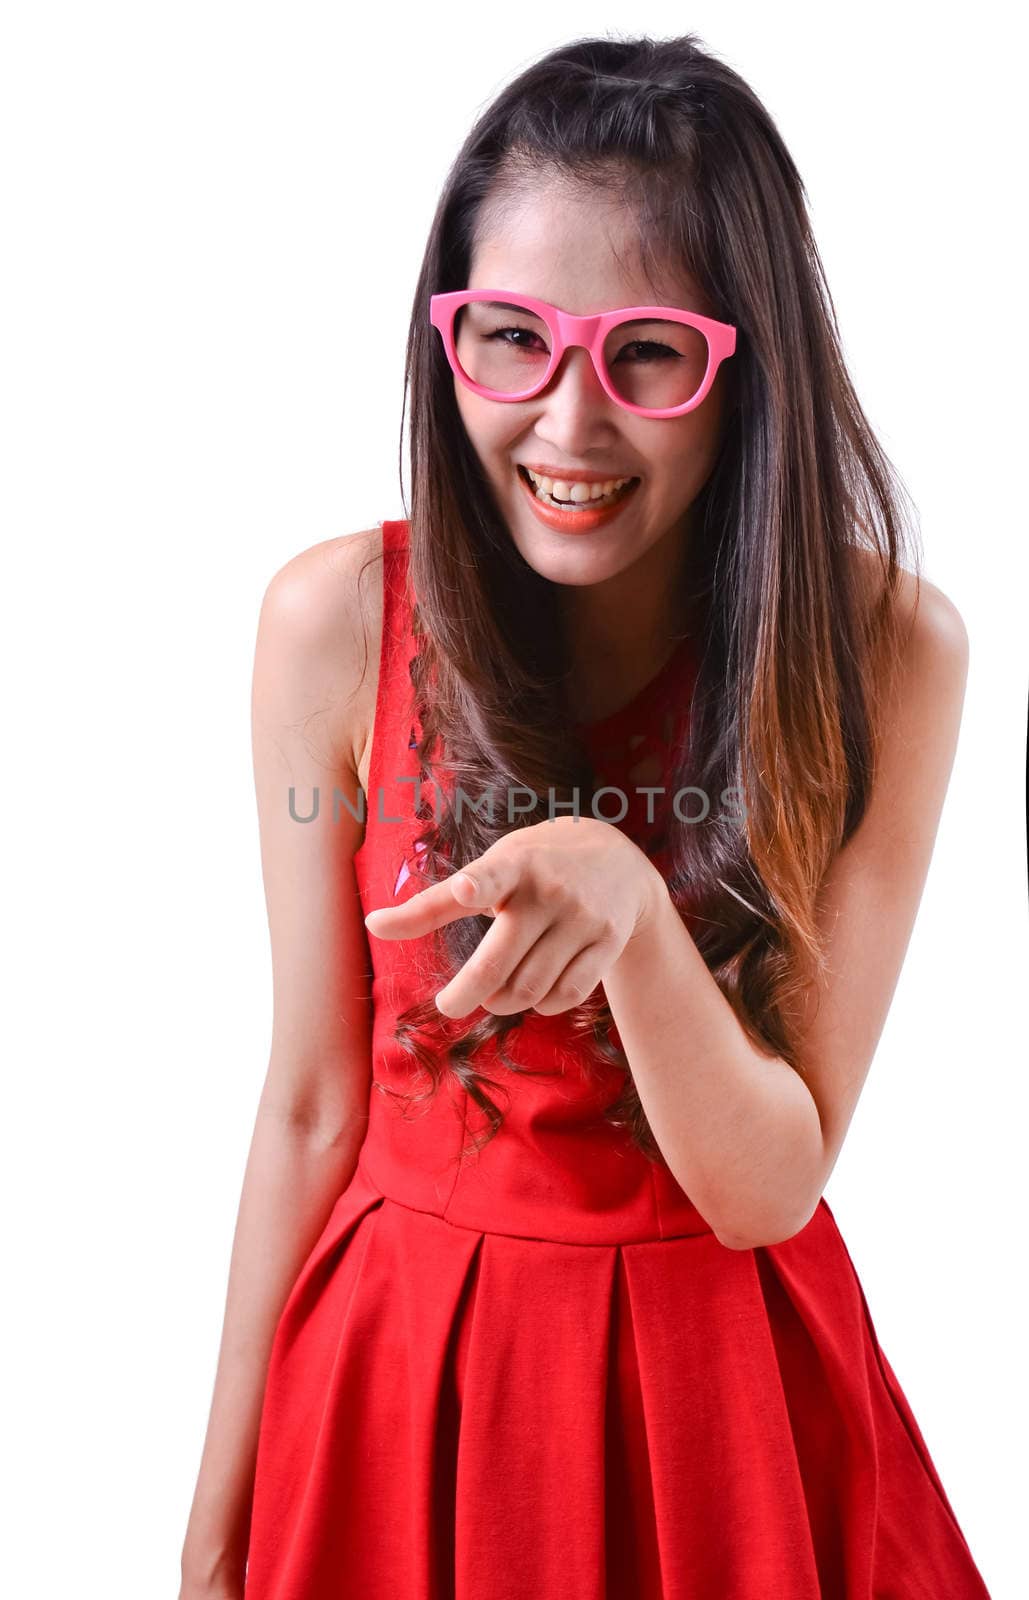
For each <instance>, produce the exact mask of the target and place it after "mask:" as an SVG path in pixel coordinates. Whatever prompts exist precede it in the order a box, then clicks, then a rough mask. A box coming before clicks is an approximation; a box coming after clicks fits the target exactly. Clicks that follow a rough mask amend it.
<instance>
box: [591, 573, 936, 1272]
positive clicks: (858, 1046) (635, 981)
mask: <svg viewBox="0 0 1029 1600" xmlns="http://www.w3.org/2000/svg"><path fill="white" fill-rule="evenodd" d="M967 665H968V638H967V634H966V632H965V628H964V624H963V622H962V620H961V617H960V615H959V613H958V612H957V610H956V608H955V607H954V606H953V605H952V604H951V603H950V601H949V600H947V598H946V597H945V596H944V595H943V594H942V593H941V592H940V591H939V590H938V589H936V588H935V586H934V585H932V584H929V583H928V582H926V581H925V580H923V583H922V599H921V604H920V606H919V609H918V618H917V622H916V625H915V628H914V630H913V633H912V636H911V640H910V643H909V646H908V649H907V653H906V658H905V670H904V672H903V674H902V681H901V686H900V695H899V703H898V704H897V706H896V708H895V711H894V715H893V717H892V719H891V721H890V725H889V729H888V732H887V736H886V738H885V739H884V748H883V751H882V758H881V761H880V764H879V771H878V776H877V779H876V782H875V784H874V787H873V793H872V798H871V800H870V803H869V806H868V810H867V812H866V814H865V816H864V818H863V820H862V822H861V825H860V827H859V828H858V829H857V831H856V833H855V834H854V836H853V838H852V839H851V840H849V841H848V843H847V845H846V846H845V848H844V849H843V850H841V851H840V853H839V855H838V856H837V858H836V860H835V862H834V863H833V865H832V867H831V868H830V870H829V872H828V874H827V877H826V880H825V882H824V883H823V885H822V891H821V894H820V899H819V907H820V912H819V914H820V923H821V928H822V932H823V934H824V935H825V938H826V943H827V950H828V956H829V966H830V976H829V979H828V981H827V984H826V985H825V987H824V990H823V992H822V993H821V995H820V997H817V998H820V1004H815V1000H816V997H815V996H814V995H811V994H809V996H808V1004H807V1008H806V1010H807V1015H806V1018H805V1020H804V1023H803V1024H802V1031H803V1034H804V1041H805V1045H806V1049H807V1054H808V1055H809V1056H810V1058H811V1065H810V1068H809V1070H808V1072H807V1074H806V1076H805V1078H803V1079H802V1078H801V1077H800V1076H798V1074H797V1073H796V1072H794V1070H793V1068H792V1067H790V1066H789V1065H788V1064H787V1063H786V1062H784V1061H782V1060H780V1059H779V1058H778V1057H774V1056H770V1055H763V1054H761V1053H760V1052H759V1051H758V1050H756V1049H755V1048H754V1047H753V1045H751V1043H750V1042H749V1040H748V1039H747V1037H746V1035H745V1033H744V1031H743V1029H742V1028H741V1027H740V1025H739V1023H738V1021H737V1019H736V1016H735V1013H734V1012H733V1010H732V1008H731V1007H730V1006H729V1003H728V1001H727V1000H726V999H725V997H724V996H723V995H722V993H721V992H720V990H719V989H718V987H717V985H716V984H715V982H714V979H713V978H712V977H711V974H710V973H709V972H708V970H707V967H706V966H705V964H704V962H703V960H702V959H701V957H700V955H699V954H698V952H697V948H696V946H695V944H694V943H693V940H692V938H691V936H690V934H689V932H688V931H687V929H686V928H685V927H684V925H683V924H682V922H681V921H680V920H679V917H678V913H677V912H676V910H675V908H674V906H673V905H672V903H671V899H670V897H669V896H668V893H667V888H666V886H665V884H664V883H663V881H662V880H661V878H660V876H659V874H657V872H656V871H655V873H654V887H655V896H654V912H653V915H652V916H651V917H649V918H647V919H645V920H644V923H643V924H642V926H641V930H640V933H639V934H638V936H636V937H634V938H633V939H632V940H630V942H629V944H628V945H627V946H626V949H625V951H624V953H623V955H622V957H621V959H620V960H619V961H618V962H616V964H615V967H614V969H613V970H612V972H611V973H610V974H609V976H608V977H607V978H606V979H605V983H604V987H605V993H606V995H607V999H608V1002H609V1004H610V1007H611V1013H612V1016H613V1017H614V1020H615V1025H616V1026H617V1028H618V1034H619V1038H620V1039H621V1041H622V1044H623V1046H624V1049H625V1052H626V1054H627V1056H628V1058H629V1062H630V1065H631V1068H632V1071H633V1075H634V1077H635V1079H636V1083H637V1085H638V1088H639V1094H640V1099H641V1101H642V1103H643V1107H644V1110H645V1111H646V1113H647V1116H648V1118H649V1120H650V1124H651V1127H652V1128H653V1130H654V1136H655V1138H656V1139H657V1141H658V1144H659V1145H660V1147H661V1150H662V1151H663V1153H664V1154H665V1156H666V1159H667V1161H668V1164H669V1166H670V1168H671V1169H672V1171H673V1173H674V1174H675V1176H676V1178H677V1179H678V1181H679V1183H680V1184H681V1185H682V1187H683V1188H684V1189H685V1190H686V1192H687V1193H688V1194H689V1196H690V1198H691V1199H692V1200H693V1201H694V1203H695V1204H696V1206H697V1208H698V1210H699V1211H700V1212H701V1215H702V1216H704V1217H705V1218H706V1219H707V1221H708V1222H709V1223H710V1224H711V1226H712V1228H713V1229H714V1231H715V1233H716V1234H717V1236H718V1238H719V1239H720V1240H721V1242H722V1243H723V1244H726V1245H728V1246H729V1247H730V1248H733V1249H750V1248H752V1247H753V1246H755V1245H762V1244H774V1243H777V1242H779V1241H780V1240H782V1239H786V1238H789V1237H791V1236H792V1235H793V1234H794V1233H796V1232H798V1231H799V1229H800V1228H802V1227H803V1226H804V1224H805V1223H807V1222H808V1221H809V1220H810V1219H811V1217H812V1215H813V1214H814V1211H815V1208H816V1207H817V1205H818V1202H819V1199H820V1197H821V1194H822V1191H823V1189H824V1188H825V1185H826V1182H827V1181H828V1178H829V1175H830V1173H831V1172H832V1169H833V1167H834V1165H835V1163H836V1159H837V1157H838V1155H839V1152H840V1148H841V1146H842V1144H843V1140H844V1138H845V1136H846V1133H847V1129H848V1127H849V1126H850V1121H851V1118H852V1117H853V1114H854V1110H855V1108H856V1106H857V1101H858V1097H859V1095H860V1093H861V1090H862V1087H863V1085H864V1082H865V1079H866V1076H867V1074H868V1070H869V1067H870V1065H871V1062H872V1057H873V1055H874V1053H875V1049H876V1046H877V1044H878V1041H879V1037H880V1034H881V1032H882V1029H883V1025H884V1023H885V1020H886V1016H887V1013H888V1011H889V1007H890V1002H891V1000H892V998H893V993H894V989H895V987H896V984H897V979H898V977H899V975H900V971H901V966H902V964H903V961H904V956H905V953H906V950H907V946H908V941H909V939H910V936H911V931H912V928H913V925H914V921H915V917H916V914H917V911H918V906H919V902H920V900H921V897H922V891H923V888H924V885H925V880H926V876H927V874H928V871H929V862H930V858H931V856H932V851H933V845H934V842H935V839H936V833H937V828H938V825H939V821H940V815H941V812H942V809H943V802H944V798H945V795H946V792H947V786H948V782H949V779H950V773H951V767H952V764H953V760H954V754H955V749H956V746H957V738H958V729H959V725H960V721H961V710H962V704H963V700H964V692H965V678H966V673H967ZM684 1041H686V1043H687V1046H688V1048H687V1051H686V1054H685V1057H684V1054H683V1042H684Z"/></svg>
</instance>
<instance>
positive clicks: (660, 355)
mask: <svg viewBox="0 0 1029 1600" xmlns="http://www.w3.org/2000/svg"><path fill="white" fill-rule="evenodd" d="M627 350H635V351H636V352H637V354H638V360H639V361H640V362H651V361H664V360H666V359H667V358H668V357H669V356H670V357H672V359H673V360H675V361H681V360H682V357H681V356H680V354H679V352H678V350H673V349H672V348H671V347H670V346H669V345H667V344H659V343H658V341H657V340H656V339H633V340H632V342H631V343H630V344H626V345H623V346H622V348H621V350H620V351H619V352H618V356H617V358H616V359H617V360H619V361H621V359H622V356H623V355H624V354H625V352H626V351H627Z"/></svg>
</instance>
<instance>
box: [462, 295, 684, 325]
mask: <svg viewBox="0 0 1029 1600" xmlns="http://www.w3.org/2000/svg"><path fill="white" fill-rule="evenodd" d="M471 304H473V305H480V306H486V307H487V309H488V310H490V311H519V312H521V314H522V316H524V317H531V316H534V315H535V313H534V312H532V311H530V310H529V308H528V306H523V305H517V304H512V303H511V302H510V301H508V300H476V301H472V302H471ZM663 309H664V310H667V311H675V310H679V309H680V308H679V307H677V306H666V307H664V308H663ZM662 320H663V319H662V318H661V317H626V319H625V323H624V326H625V327H626V328H640V327H646V326H647V325H648V324H649V323H651V322H660V321H662Z"/></svg>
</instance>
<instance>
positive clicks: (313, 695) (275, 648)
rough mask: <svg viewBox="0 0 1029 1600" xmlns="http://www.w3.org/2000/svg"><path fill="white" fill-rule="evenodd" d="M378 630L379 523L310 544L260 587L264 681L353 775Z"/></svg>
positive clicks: (363, 738)
mask: <svg viewBox="0 0 1029 1600" xmlns="http://www.w3.org/2000/svg"><path fill="white" fill-rule="evenodd" d="M381 629H382V528H381V527H374V528H366V529H363V530H362V531H361V532H359V533H351V534H344V535H342V536H341V537H338V538H334V539H325V540H322V541H321V542H319V543H318V544H315V545H311V546H309V548H307V549H306V550H302V551H300V553H299V554H298V555H295V556H293V557H292V558H291V559H290V560H289V561H287V562H286V563H285V565H284V566H282V567H280V568H279V569H278V571H277V572H276V573H275V574H274V575H273V577H272V578H271V580H270V581H269V583H268V586H267V588H266V590H265V594H264V598H263V601H262V605H261V620H260V625H259V661H261V662H263V668H264V670H263V673H262V675H261V676H262V681H263V682H264V683H266V684H267V685H268V689H269V693H272V692H274V693H275V694H276V695H277V696H278V697H280V698H279V700H278V703H279V705H280V706H282V707H283V709H287V711H288V708H287V707H286V700H287V699H288V701H289V702H290V703H291V704H292V707H293V709H294V711H295V712H296V714H298V715H300V716H302V717H303V718H304V719H305V722H306V724H307V727H308V731H309V732H310V733H312V734H317V735H318V742H319V744H320V745H321V747H322V748H323V750H324V751H325V752H326V755H327V758H328V759H330V760H335V761H337V762H338V763H339V764H342V765H345V766H346V767H347V769H348V770H350V771H352V772H354V773H359V772H360V768H361V765H362V758H363V756H364V753H365V750H366V746H367V743H368V735H369V730H370V727H371V720H372V717H373V715H374V708H375V695H376V690H377V685H378V662H379V641H380V638H381ZM273 685H277V686H278V687H277V688H275V689H273ZM257 692H258V684H257V683H256V682H255V694H256V693H257Z"/></svg>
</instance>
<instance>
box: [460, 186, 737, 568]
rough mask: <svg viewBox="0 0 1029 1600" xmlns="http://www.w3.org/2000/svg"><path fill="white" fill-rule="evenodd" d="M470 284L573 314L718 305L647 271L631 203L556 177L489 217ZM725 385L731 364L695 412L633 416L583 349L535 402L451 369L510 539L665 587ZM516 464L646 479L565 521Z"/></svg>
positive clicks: (560, 564)
mask: <svg viewBox="0 0 1029 1600" xmlns="http://www.w3.org/2000/svg"><path fill="white" fill-rule="evenodd" d="M467 287H468V288H469V289H504V290H507V291H508V292H510V293H512V294H526V295H532V296H535V297H536V298H538V299H541V300H546V301H548V302H549V303H550V304H551V305H556V306H560V307H561V308H562V310H565V311H570V312H574V313H577V314H579V315H588V314H590V313H593V312H598V311H608V310H614V309H615V308H616V307H619V306H632V305H655V304H656V305H669V306H676V307H678V308H680V309H681V310H686V311H696V312H699V313H700V314H701V315H704V316H714V315H716V312H715V310H714V309H713V307H712V306H711V305H710V303H709V302H707V300H706V298H705V297H704V295H703V294H702V293H701V291H700V289H699V287H698V286H697V284H696V283H694V282H693V281H692V280H691V279H690V278H689V277H688V276H683V275H681V274H678V275H676V276H673V277H671V278H664V279H662V281H661V282H660V284H657V285H655V283H654V282H653V281H652V280H651V279H649V278H648V277H646V276H645V275H644V272H643V268H642V264H641V263H640V262H639V260H638V252H637V248H636V246H635V225H634V221H633V217H632V215H631V214H630V213H629V211H628V208H626V207H625V206H624V205H620V204H619V203H618V202H617V201H616V200H614V199H613V198H611V197H608V196H604V195H602V194H599V193H597V192H596V191H593V190H588V189H586V188H578V187H574V186H572V185H570V184H569V183H567V182H564V183H561V182H558V181H556V180H553V179H552V180H547V181H543V180H541V182H540V183H539V184H538V185H537V184H533V186H532V187H531V189H526V190H524V191H522V192H521V194H520V195H519V197H518V199H517V200H516V201H515V202H514V203H512V204H511V205H510V206H509V207H508V208H505V212H504V215H503V217H502V218H498V219H497V221H496V222H495V223H491V222H490V221H489V220H486V221H485V222H484V224H483V227H482V229H481V232H480V237H479V239H478V241H477V244H476V248H475V252H474V256H473V259H472V263H471V270H470V273H469V279H468V284H467ZM656 291H660V292H656ZM725 385H726V378H725V363H723V364H722V366H720V367H719V370H718V375H717V377H716V379H715V382H714V385H713V386H712V388H711V390H710V392H709V393H708V395H707V397H706V399H705V400H704V401H703V402H702V403H701V404H700V405H699V406H698V407H697V408H696V409H695V410H694V411H691V412H688V413H687V414H686V415H685V416H681V417H638V416H634V415H633V414H632V413H631V412H629V411H626V410H625V409H624V408H623V407H621V406H620V405H618V403H617V402H616V401H614V400H611V399H610V398H609V397H608V395H607V394H606V393H605V392H604V389H603V388H602V386H601V384H600V380H599V379H598V377H597V375H596V373H595V371H594V370H593V363H592V361H591V359H590V355H589V351H587V350H584V349H581V348H575V349H570V350H567V351H566V352H565V354H564V357H563V359H562V362H561V365H560V366H559V368H558V370H557V372H556V373H555V374H554V376H553V377H552V379H551V381H550V384H549V385H548V387H547V388H546V389H545V390H544V391H543V393H542V394H539V395H537V396H536V397H535V399H532V400H527V401H515V402H504V401H495V400H487V399H485V398H483V397H482V396H480V395H476V394H473V393H472V391H471V390H470V389H468V388H467V387H466V386H465V385H464V384H463V383H461V382H460V380H459V379H458V378H456V377H455V378H454V386H455V396H456V400H457V406H458V409H459V411H460V414H461V419H462V421H463V423H464V426H465V429H466V430H467V434H468V438H469V440H470V442H471V444H472V447H473V449H474V450H475V453H476V455H477V456H478V459H479V461H480V463H481V465H482V467H483V470H484V471H485V473H486V475H487V477H488V479H489V482H490V485H491V487H492V491H493V494H494V497H495V500H496V504H497V507H498V509H499V510H500V513H501V515H502V516H503V518H504V520H505V522H506V524H507V527H508V529H509V530H510V534H511V537H512V539H513V540H514V542H515V544H516V545H517V547H518V549H519V551H520V552H521V554H522V556H523V557H524V559H525V560H526V561H527V562H528V564H529V565H530V566H531V567H533V568H534V569H535V571H537V572H538V573H539V574H540V575H541V576H542V577H545V578H548V579H550V580H551V581H552V582H554V583H558V584H566V585H574V586H591V585H598V584H605V583H608V582H610V580H613V579H616V578H619V577H620V576H622V575H624V574H627V573H628V572H629V571H630V569H632V570H633V571H634V572H635V575H636V577H637V578H641V577H642V575H643V574H644V572H645V573H647V574H648V575H652V577H653V581H654V583H657V584H660V585H662V586H665V585H667V583H668V581H669V577H670V574H671V573H672V572H673V570H676V569H677V568H678V565H679V563H680V562H681V558H682V554H683V546H684V542H685V540H686V538H687V537H688V531H689V526H690V518H689V512H690V507H691V506H692V505H693V502H694V501H695V500H696V498H697V496H698V494H699V493H700V491H701V489H702V488H703V487H704V484H705V483H706V481H707V479H708V477H709V475H710V473H711V470H712V468H713V466H714V464H715V460H716V458H717V454H718V449H719V445H720V442H721V434H722V427H723V418H724V413H725ZM520 462H521V463H529V464H532V463H542V464H545V465H552V466H555V467H558V468H567V469H568V470H569V471H570V472H572V473H574V472H575V471H576V470H577V469H579V470H583V471H589V472H593V471H599V472H602V473H603V474H604V476H605V477H611V478H626V477H638V478H639V480H640V482H639V483H638V485H637V486H636V487H635V489H634V490H633V492H632V494H631V495H630V496H629V497H628V498H627V500H626V502H625V504H624V506H623V507H622V509H621V510H620V511H619V512H618V514H617V515H616V516H614V517H613V518H611V519H609V520H608V521H606V522H603V523H601V525H600V526H598V527H597V528H595V529H593V530H591V531H588V532H572V533H566V532H558V531H555V530H554V529H552V528H549V527H547V526H545V525H544V524H543V523H542V522H541V521H540V520H539V519H538V517H537V516H536V513H535V511H534V510H533V506H532V504H531V502H530V500H529V497H528V494H527V492H526V488H525V487H524V486H523V483H522V482H521V481H520V478H519V473H518V463H520ZM626 587H627V586H626V585H625V584H624V583H623V584H622V585H619V588H620V589H623V590H624V589H625V588H626ZM628 587H632V585H629V586H628Z"/></svg>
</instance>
